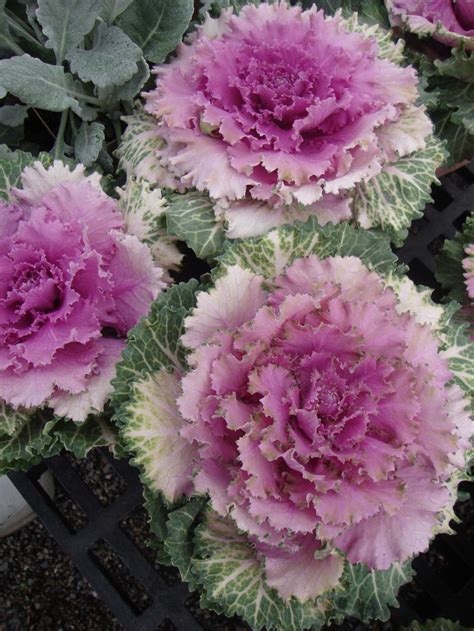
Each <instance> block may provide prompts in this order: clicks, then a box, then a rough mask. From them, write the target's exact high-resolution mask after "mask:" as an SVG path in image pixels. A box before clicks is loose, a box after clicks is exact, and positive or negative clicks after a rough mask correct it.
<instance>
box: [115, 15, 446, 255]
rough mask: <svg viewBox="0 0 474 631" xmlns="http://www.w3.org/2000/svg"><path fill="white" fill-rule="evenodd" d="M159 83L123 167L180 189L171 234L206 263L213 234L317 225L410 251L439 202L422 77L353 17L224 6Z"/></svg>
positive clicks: (164, 69)
mask: <svg viewBox="0 0 474 631" xmlns="http://www.w3.org/2000/svg"><path fill="white" fill-rule="evenodd" d="M154 72H155V75H156V88H155V89H154V90H152V91H151V92H148V93H145V94H144V97H145V100H146V103H145V110H144V111H140V112H137V113H136V114H135V115H133V116H130V117H128V118H127V122H128V127H127V130H126V133H125V135H124V140H123V143H122V145H121V147H120V148H119V155H120V157H121V165H122V167H123V168H124V169H125V170H126V171H127V172H128V173H129V174H139V175H141V176H144V177H148V178H149V179H150V180H151V181H152V182H154V183H156V184H158V185H159V186H163V187H167V188H169V189H171V190H174V191H175V193H176V194H175V195H174V196H173V197H172V204H171V205H170V209H169V211H168V212H167V217H168V229H169V230H170V232H171V233H173V234H178V235H179V236H180V237H181V238H183V239H184V240H185V241H187V242H188V243H190V242H191V247H193V248H194V249H195V250H196V251H197V253H198V254H199V255H201V254H203V252H202V249H203V246H204V245H206V244H207V245H208V241H209V234H212V233H213V232H216V230H220V232H221V233H222V231H223V230H225V234H226V236H227V237H229V238H232V239H233V238H247V237H251V236H257V235H262V234H265V233H266V232H268V231H269V230H270V229H272V228H273V227H275V226H278V225H282V224H287V223H289V224H292V223H294V222H295V221H305V220H306V219H308V218H309V217H310V216H314V217H316V218H317V220H318V222H319V223H320V224H321V225H324V224H326V223H339V222H343V221H347V220H350V219H353V220H354V221H356V222H358V223H359V224H360V225H362V226H363V227H366V228H369V227H372V226H379V227H381V228H382V229H383V230H385V231H386V232H387V233H388V234H389V235H390V236H391V238H392V239H393V240H395V241H397V242H400V241H402V240H403V238H404V237H405V235H406V230H407V228H408V227H409V226H410V224H411V221H412V220H413V219H414V218H416V217H417V216H420V214H421V211H422V210H423V208H424V205H425V204H426V202H427V201H429V199H430V187H431V184H432V183H433V182H436V176H435V171H436V169H437V167H439V166H440V165H441V164H442V163H443V161H444V158H445V152H444V149H443V147H442V145H441V144H440V143H439V142H438V141H437V140H436V139H435V138H434V137H433V135H432V124H431V121H430V120H429V118H428V116H427V115H426V113H425V110H424V107H423V106H421V105H419V104H418V102H417V99H418V89H417V87H418V79H417V75H416V73H415V70H414V69H413V68H412V67H410V66H408V65H406V60H405V59H404V56H403V44H402V42H399V43H398V44H393V43H392V41H391V39H390V34H389V33H388V32H386V31H384V30H382V29H380V28H379V27H378V26H375V25H373V26H367V25H364V24H361V23H359V22H358V20H357V15H356V14H351V16H350V17H347V18H346V17H342V15H341V14H340V13H338V14H336V15H335V16H328V15H327V16H326V15H325V14H324V12H323V11H321V10H318V8H317V6H316V5H314V6H312V7H311V8H310V9H308V10H303V9H302V8H301V7H290V6H289V5H288V4H287V3H286V2H276V3H272V4H269V3H266V2H262V3H261V4H259V5H258V6H254V5H248V6H244V7H243V8H242V9H241V10H240V12H239V13H238V14H234V13H233V10H232V8H230V9H226V10H224V11H222V13H221V14H220V17H218V18H212V17H210V16H209V15H207V16H206V18H205V21H204V24H203V25H201V26H199V27H198V28H197V30H196V31H195V32H194V33H193V34H192V35H190V36H189V38H188V40H187V41H186V42H185V43H183V44H182V45H181V46H180V47H179V48H178V50H177V56H176V58H175V59H173V60H171V62H170V63H168V64H165V65H161V66H157V67H156V68H155V70H154ZM221 236H222V235H221ZM193 240H194V241H196V243H193ZM221 241H222V238H221ZM220 245H221V242H217V243H214V247H213V249H212V248H211V250H210V251H209V245H208V248H207V250H206V251H205V252H204V256H210V255H212V254H215V253H216V251H218V250H219V247H220Z"/></svg>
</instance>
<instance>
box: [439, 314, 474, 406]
mask: <svg viewBox="0 0 474 631" xmlns="http://www.w3.org/2000/svg"><path fill="white" fill-rule="evenodd" d="M458 309H459V305H458V304H457V303H455V302H452V303H450V304H449V305H447V307H446V309H445V313H444V318H443V321H442V324H441V330H440V332H439V334H438V336H439V337H440V339H441V342H442V349H443V351H442V353H441V354H442V356H443V357H444V358H445V359H447V360H448V364H449V369H450V371H451V372H452V373H453V376H454V381H455V383H457V384H458V386H459V387H460V388H462V389H463V390H464V391H465V392H466V394H467V395H468V397H470V401H471V410H472V412H473V413H474V397H473V393H474V344H473V343H472V341H471V339H470V337H469V334H468V328H469V325H468V323H467V322H466V321H465V320H463V319H462V317H461V316H460V315H459V311H458Z"/></svg>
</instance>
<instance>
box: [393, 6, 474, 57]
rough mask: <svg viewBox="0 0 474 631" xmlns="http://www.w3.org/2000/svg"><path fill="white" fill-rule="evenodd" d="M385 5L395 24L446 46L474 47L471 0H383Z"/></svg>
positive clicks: (473, 11)
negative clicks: (461, 44)
mask: <svg viewBox="0 0 474 631" xmlns="http://www.w3.org/2000/svg"><path fill="white" fill-rule="evenodd" d="M385 4H386V6H387V9H388V10H389V14H390V19H391V21H392V24H394V25H403V26H404V27H406V28H407V29H408V30H409V31H413V32H414V33H417V35H420V36H421V37H426V36H432V37H433V38H434V39H436V40H438V41H439V42H441V43H443V44H447V45H448V46H457V45H458V44H460V43H464V44H465V46H466V48H467V49H469V50H470V49H473V48H474V2H473V1H472V0H454V1H453V0H428V1H426V0H385Z"/></svg>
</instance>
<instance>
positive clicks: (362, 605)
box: [334, 562, 414, 622]
mask: <svg viewBox="0 0 474 631" xmlns="http://www.w3.org/2000/svg"><path fill="white" fill-rule="evenodd" d="M413 575H414V572H413V570H412V568H411V564H410V563H409V562H408V563H404V564H400V563H394V564H393V565H392V566H391V568H390V569H389V570H383V571H382V570H369V569H368V568H367V567H366V566H365V565H363V564H362V563H360V564H357V565H351V564H350V563H347V564H346V570H345V575H344V578H343V581H342V582H343V583H344V586H345V589H344V591H341V592H339V593H336V595H335V599H334V600H335V603H336V606H337V607H338V608H339V609H340V611H341V613H344V614H345V616H354V617H356V618H358V619H359V620H362V621H363V622H368V621H369V620H371V619H374V618H375V619H377V620H388V619H389V618H390V609H389V607H397V606H398V601H397V594H398V590H399V589H400V587H401V586H402V585H404V584H405V583H408V582H409V581H410V580H411V579H412V578H413Z"/></svg>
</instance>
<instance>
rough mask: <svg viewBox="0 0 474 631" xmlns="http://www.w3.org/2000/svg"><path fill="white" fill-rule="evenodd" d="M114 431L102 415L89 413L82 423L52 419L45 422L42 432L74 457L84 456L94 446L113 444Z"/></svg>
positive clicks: (64, 419) (114, 439)
mask: <svg viewBox="0 0 474 631" xmlns="http://www.w3.org/2000/svg"><path fill="white" fill-rule="evenodd" d="M115 431H116V429H115V428H113V427H112V426H111V425H110V424H109V423H107V421H106V419H105V417H103V416H93V415H90V416H88V417H87V419H86V420H85V421H84V422H83V423H74V422H73V421H71V420H70V419H66V418H61V419H57V418H56V419H53V420H52V421H50V422H49V423H46V425H45V427H44V433H45V434H50V435H51V438H52V441H55V442H56V443H58V444H59V445H60V446H61V448H64V449H66V450H67V451H70V452H71V453H73V454H74V456H75V457H76V458H85V457H86V456H87V454H88V453H89V451H90V450H91V449H94V448H95V447H110V446H112V445H114V444H115V441H116V438H115V435H114V432H115Z"/></svg>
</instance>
